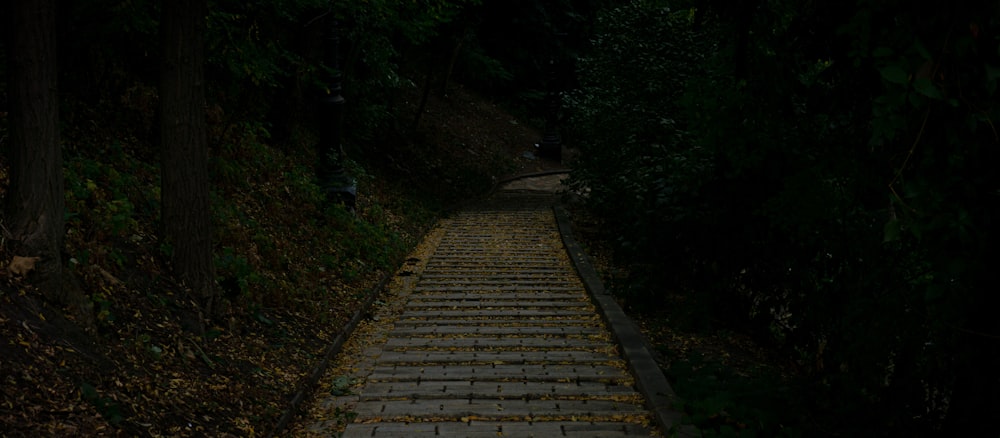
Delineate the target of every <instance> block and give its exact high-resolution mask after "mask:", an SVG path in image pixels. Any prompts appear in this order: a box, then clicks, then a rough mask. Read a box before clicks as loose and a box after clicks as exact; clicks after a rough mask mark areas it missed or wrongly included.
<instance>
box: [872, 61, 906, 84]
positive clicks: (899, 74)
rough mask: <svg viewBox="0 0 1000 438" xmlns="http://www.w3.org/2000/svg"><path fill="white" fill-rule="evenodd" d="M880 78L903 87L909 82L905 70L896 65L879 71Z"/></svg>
mask: <svg viewBox="0 0 1000 438" xmlns="http://www.w3.org/2000/svg"><path fill="white" fill-rule="evenodd" d="M879 73H880V74H881V75H882V78H883V79H885V80H887V81H889V82H890V83H893V84H900V85H905V84H906V83H907V82H909V81H910V79H909V75H907V74H906V70H903V69H902V68H900V67H899V66H898V65H890V66H888V67H884V68H882V69H881V70H879Z"/></svg>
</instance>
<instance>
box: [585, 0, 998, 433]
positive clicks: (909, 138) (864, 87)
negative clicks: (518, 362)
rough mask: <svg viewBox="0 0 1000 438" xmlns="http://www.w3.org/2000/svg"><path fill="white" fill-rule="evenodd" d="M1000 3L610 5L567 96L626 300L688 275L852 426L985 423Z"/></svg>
mask: <svg viewBox="0 0 1000 438" xmlns="http://www.w3.org/2000/svg"><path fill="white" fill-rule="evenodd" d="M998 14H1000V11H998V10H997V8H996V5H995V4H994V5H990V4H986V3H985V2H984V3H976V2H968V3H963V4H962V5H960V6H959V5H956V7H954V8H946V10H945V9H942V8H940V7H939V6H934V5H925V4H920V5H911V4H905V5H904V4H902V3H896V2H889V3H886V2H858V3H857V4H856V5H853V6H851V7H845V6H844V5H834V4H832V3H824V2H819V3H817V2H794V1H793V2H776V1H755V2H737V3H727V2H709V3H707V4H688V3H684V2H663V1H635V2H630V3H629V4H628V5H625V6H622V7H619V8H614V9H609V10H606V11H605V12H604V13H603V14H602V16H601V19H600V21H599V30H598V33H597V36H596V37H595V38H594V45H593V50H592V51H591V52H589V53H588V54H587V56H585V57H584V59H583V60H582V61H581V63H580V64H581V69H580V75H581V77H580V80H581V82H582V87H581V88H580V89H579V90H577V91H576V92H575V93H573V94H572V96H571V97H572V102H573V106H572V110H573V114H574V123H573V127H574V129H575V130H576V132H577V135H575V136H574V138H577V139H579V141H580V144H579V146H580V147H581V149H582V151H581V152H582V153H581V159H580V161H579V163H578V165H577V166H576V170H575V172H574V178H575V181H576V183H575V184H576V186H577V187H580V188H587V189H589V190H590V193H591V198H590V199H589V202H590V204H591V205H592V207H593V208H594V211H596V212H597V214H599V215H600V216H601V217H603V218H604V219H605V221H606V224H607V225H608V226H609V227H610V228H613V229H614V230H615V231H614V232H613V233H612V235H611V237H612V238H614V239H616V240H617V242H618V247H619V249H620V251H619V254H621V256H622V257H623V259H624V260H626V261H627V262H629V263H632V264H633V265H634V266H635V267H636V268H635V270H634V272H633V274H634V280H633V281H632V282H631V286H630V287H629V288H627V291H626V292H625V293H626V295H627V296H628V298H629V300H630V301H631V302H632V303H633V305H635V306H636V308H644V309H650V308H654V309H655V308H657V307H660V308H661V309H664V308H666V307H667V304H666V303H667V302H668V297H667V296H668V295H671V294H669V293H664V291H679V292H677V293H678V294H680V295H683V296H685V297H686V299H688V300H691V301H694V302H697V303H700V307H699V308H700V309H702V310H701V311H700V313H699V315H698V316H696V317H695V319H696V321H699V324H700V325H701V326H702V327H711V326H714V327H726V328H728V329H734V328H735V329H736V330H739V331H741V332H748V333H756V335H755V336H756V338H757V339H758V341H760V342H765V343H770V344H771V345H774V346H775V347H776V348H778V349H780V350H782V351H785V354H787V355H788V356H789V357H791V358H795V359H796V360H797V361H798V363H799V364H800V366H802V367H803V370H802V373H803V374H802V376H803V377H802V384H803V385H806V387H807V388H809V392H810V394H811V396H810V397H808V399H809V400H810V403H816V404H817V406H822V409H828V410H832V411H833V412H834V413H833V414H831V416H830V417H829V418H852V419H853V420H852V421H853V422H854V423H853V424H851V425H847V426H846V427H847V428H848V429H850V428H856V430H855V431H854V432H852V433H859V434H864V435H871V434H879V435H882V434H885V435H906V434H915V435H921V434H926V433H938V432H929V431H948V433H951V432H954V431H962V432H960V434H968V435H977V434H982V433H986V431H987V430H988V429H989V428H990V427H991V426H990V424H989V422H988V421H986V420H985V419H986V418H987V417H988V416H989V415H988V414H987V412H988V411H990V410H995V409H997V405H996V403H995V402H992V401H990V400H995V399H993V398H991V397H990V396H989V395H988V394H990V393H993V392H994V389H993V388H995V386H996V385H997V383H998V380H997V376H996V375H995V373H993V372H990V371H988V368H995V366H996V365H995V364H996V360H997V353H998V352H1000V343H998V341H997V339H998V337H997V335H998V334H1000V330H998V328H1000V327H998V325H997V324H996V323H995V318H994V319H993V320H992V321H991V320H990V318H988V317H986V315H985V313H986V312H985V311H984V310H983V309H986V308H991V307H992V306H993V303H995V302H996V298H995V293H993V292H992V289H993V288H992V287H990V286H989V285H990V284H991V283H992V280H991V279H990V278H989V275H988V274H987V270H985V269H984V268H985V266H986V265H985V264H984V263H989V262H986V260H991V259H992V257H991V256H990V254H989V250H988V248H991V247H993V246H994V245H995V244H996V237H997V235H996V230H995V227H994V226H993V225H991V224H994V223H995V220H996V217H997V216H996V215H997V205H998V204H997V202H996V201H997V199H996V194H997V189H998V188H1000V181H998V180H997V178H996V176H995V175H996V172H992V171H990V170H988V168H987V167H988V166H990V165H991V164H990V163H995V162H996V159H997V153H998V151H1000V148H998V146H1000V140H998V137H997V134H996V133H997V131H996V128H995V126H994V123H995V120H997V116H998V115H1000V112H998V108H997V99H996V94H995V93H996V87H997V80H998V77H1000V76H998V74H997V72H998V70H997V67H998V66H1000V59H998V53H997V51H996V47H997V43H998V42H1000V32H998V30H1000V29H998V27H997V26H998V25H1000V22H998V18H1000V15H998ZM669 302H674V301H669ZM713 321H714V322H713ZM973 382H977V383H978V386H977V385H976V384H974V383H973ZM678 385H682V386H683V384H682V383H679V384H678ZM681 395H682V396H683V395H684V394H683V393H682V394H681ZM834 400H835V401H834ZM716 409H718V408H716ZM728 409H730V411H732V407H730V408H728ZM716 412H718V411H716ZM716 418H717V417H716ZM816 420H818V419H813V420H810V421H816ZM709 423H711V421H707V420H706V423H705V424H709ZM803 427H805V428H806V429H808V430H810V431H811V432H810V434H813V433H822V431H823V430H824V428H825V427H827V426H824V425H823V424H822V421H817V422H816V423H815V424H812V425H809V426H803ZM838 427H845V426H844V425H841V426H838ZM715 428H718V425H716V426H715ZM755 430H756V431H757V433H762V434H765V435H770V434H773V433H777V432H776V429H773V428H768V427H767V426H763V425H758V426H757V428H756V429H755ZM942 433H943V432H942Z"/></svg>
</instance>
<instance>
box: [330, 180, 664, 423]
mask: <svg viewBox="0 0 1000 438" xmlns="http://www.w3.org/2000/svg"><path fill="white" fill-rule="evenodd" d="M553 200H554V197H553V196H552V195H551V194H539V193H537V192H536V193H528V192H511V191H501V192H500V193H498V194H497V195H495V196H494V197H493V198H492V200H491V201H490V202H488V203H484V204H481V205H479V206H476V207H472V208H468V209H466V210H464V211H462V212H459V213H457V214H455V215H453V217H451V218H449V219H446V220H443V221H442V222H441V223H440V225H439V226H438V228H437V229H436V230H434V231H433V232H432V233H430V235H429V236H428V238H427V239H426V240H425V242H424V244H423V249H418V251H417V253H415V256H414V257H413V258H411V259H410V260H409V261H408V264H407V266H406V267H405V269H404V270H403V271H401V273H400V277H399V278H398V280H399V281H396V282H394V285H393V286H392V290H391V291H390V298H388V299H387V303H386V304H385V305H384V306H383V308H382V310H381V311H380V312H379V313H378V315H374V319H375V320H376V321H373V322H372V323H371V324H370V327H369V328H368V329H367V330H359V334H358V335H357V336H361V337H363V338H364V339H362V340H360V341H359V340H354V341H355V342H354V343H355V347H354V351H353V352H351V353H349V356H350V357H349V358H347V362H348V363H346V364H345V363H341V364H340V365H338V367H337V368H336V369H337V370H339V371H335V373H341V372H342V373H345V374H344V376H340V377H336V378H337V379H340V380H339V381H340V382H342V385H341V386H346V383H343V382H348V381H349V382H350V389H349V390H346V391H344V390H343V389H345V388H340V390H338V389H337V388H334V390H333V392H334V393H341V394H342V395H339V396H333V397H330V398H329V399H327V400H324V401H323V402H322V403H321V404H320V407H319V408H318V410H319V418H322V421H319V422H317V423H316V424H314V425H313V426H311V427H310V431H311V432H312V433H313V434H317V435H328V436H335V434H336V433H338V432H340V431H341V430H342V431H343V435H342V436H344V437H418V436H448V437H462V436H466V437H477V436H482V437H487V436H488V437H497V436H513V437H532V436H535V437H541V436H544V437H562V436H569V437H620V436H650V435H653V436H656V435H658V434H659V432H658V431H657V429H656V426H655V424H656V422H655V421H654V418H653V416H652V415H651V413H650V412H649V411H648V410H647V408H646V406H647V403H646V400H645V399H644V397H643V396H642V395H641V394H640V393H639V392H637V390H636V381H635V379H634V378H633V376H632V375H631V374H630V373H629V371H628V368H629V367H628V364H627V363H626V362H625V361H624V360H623V359H622V357H621V356H620V355H619V352H618V347H617V345H616V343H615V342H614V341H613V336H612V334H611V333H610V332H609V331H608V329H607V327H606V326H605V323H604V321H603V320H602V318H601V317H600V316H599V313H598V311H597V309H596V308H595V306H594V304H592V303H591V300H590V298H589V297H588V295H587V292H586V291H585V289H584V285H583V283H582V282H581V279H580V277H579V276H578V275H577V273H576V271H575V270H574V268H573V265H572V264H571V262H570V260H569V258H568V256H567V253H566V250H565V249H564V247H563V243H562V241H561V240H560V235H559V231H558V228H557V226H556V221H555V218H554V215H553V211H552V208H551V204H552V201H553ZM421 253H422V254H421ZM372 327H376V328H372ZM377 327H383V328H382V329H378V328H377ZM313 416H314V418H316V414H314V415H313Z"/></svg>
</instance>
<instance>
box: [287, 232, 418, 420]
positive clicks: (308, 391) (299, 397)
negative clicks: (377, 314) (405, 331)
mask: <svg viewBox="0 0 1000 438" xmlns="http://www.w3.org/2000/svg"><path fill="white" fill-rule="evenodd" d="M425 234H426V233H425ZM399 265H402V262H400V263H397V266H399ZM397 270H398V268H397V269H396V270H392V271H388V272H386V273H385V275H383V276H382V279H381V280H379V282H378V284H377V285H376V286H375V287H374V288H373V289H372V290H371V292H369V293H368V296H367V297H366V298H365V301H364V303H363V304H362V305H361V308H360V309H358V310H357V311H356V312H354V315H353V316H352V317H351V319H350V321H348V322H347V324H346V325H344V327H343V328H341V330H340V334H338V335H337V337H336V338H334V339H333V342H331V343H330V344H329V345H328V346H327V347H326V351H325V352H324V353H323V357H322V359H320V360H319V362H318V363H316V364H315V365H314V366H313V368H312V371H311V372H310V373H309V376H308V377H307V378H306V380H305V381H304V382H302V383H300V384H299V387H298V389H297V390H296V392H295V395H294V396H292V399H291V400H290V401H289V402H288V407H287V408H286V409H285V413H284V414H283V415H282V416H281V418H280V419H279V420H278V422H277V423H276V424H275V425H274V429H272V430H271V432H270V433H268V434H267V437H268V438H272V437H275V436H277V435H278V434H279V433H281V432H282V431H283V430H284V429H285V428H286V427H288V424H289V423H291V422H292V420H293V419H294V418H295V415H297V414H298V413H299V408H300V407H301V405H302V402H303V401H305V399H306V398H307V397H308V396H310V395H312V393H313V390H314V389H315V388H316V384H317V383H319V379H321V378H323V374H325V373H326V369H327V368H328V367H329V366H330V360H332V359H333V358H334V356H336V355H337V354H339V353H340V349H341V348H342V347H343V346H344V342H347V339H348V338H350V337H351V335H352V334H353V333H354V330H355V329H357V328H358V324H359V323H361V319H362V318H364V316H365V314H367V313H368V311H369V309H371V307H372V305H373V304H374V303H375V300H376V298H378V297H379V296H380V295H381V294H382V292H383V290H384V289H385V287H386V285H387V284H389V280H391V279H392V278H393V277H394V276H395V275H396V271H397Z"/></svg>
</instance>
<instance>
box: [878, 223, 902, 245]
mask: <svg viewBox="0 0 1000 438" xmlns="http://www.w3.org/2000/svg"><path fill="white" fill-rule="evenodd" d="M902 231H903V227H902V226H901V225H900V224H899V220H898V219H891V220H889V222H886V223H885V227H884V228H883V229H882V234H883V236H884V237H883V238H882V242H883V243H889V242H895V241H897V240H899V236H900V234H901V233H902Z"/></svg>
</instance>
